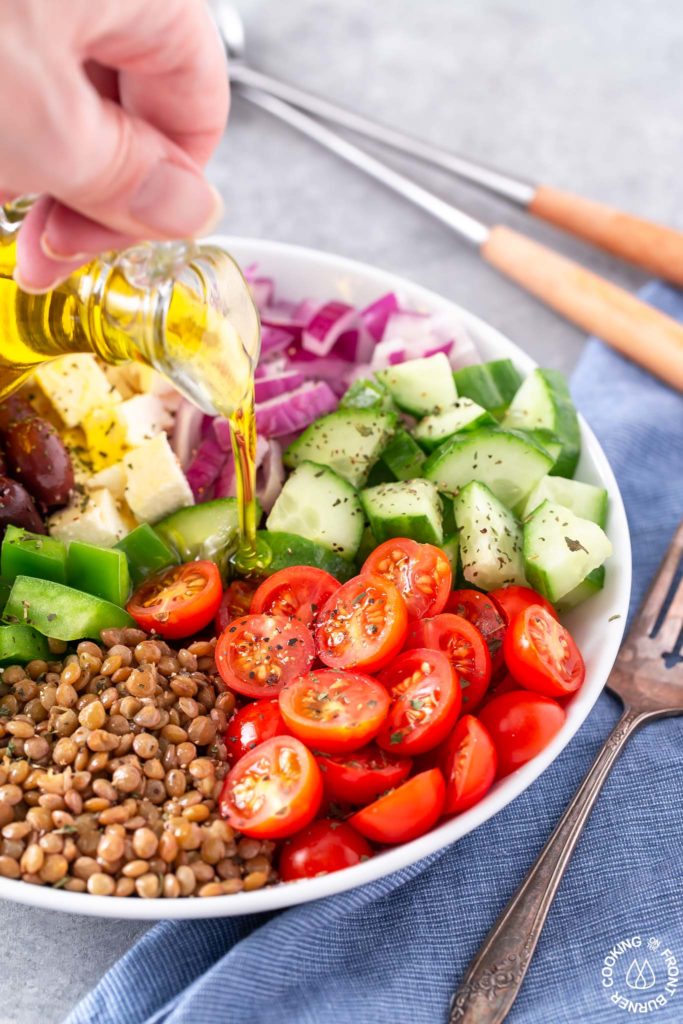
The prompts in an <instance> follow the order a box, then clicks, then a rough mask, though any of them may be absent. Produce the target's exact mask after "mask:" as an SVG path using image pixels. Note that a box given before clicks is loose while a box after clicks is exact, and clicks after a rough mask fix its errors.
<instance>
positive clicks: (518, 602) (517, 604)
mask: <svg viewBox="0 0 683 1024" xmlns="http://www.w3.org/2000/svg"><path fill="white" fill-rule="evenodd" d="M488 596H489V597H490V598H491V599H492V600H493V601H495V602H496V604H497V605H498V607H499V608H500V610H501V612H502V613H503V618H504V619H505V621H506V623H507V624H508V625H509V624H510V622H511V621H512V619H514V617H515V615H517V613H518V612H523V611H524V609H525V608H528V607H529V605H530V604H540V605H541V607H542V608H545V610H546V611H547V612H549V613H550V614H551V615H552V617H553V618H554V619H556V618H557V612H556V611H555V609H554V608H553V606H552V605H551V603H550V601H546V599H545V598H544V597H543V595H542V594H538V593H537V592H536V591H535V590H532V589H531V587H517V586H510V587H500V588H499V589H498V590H490V591H489V595H488Z"/></svg>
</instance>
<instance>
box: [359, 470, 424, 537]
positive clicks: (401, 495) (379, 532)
mask: <svg viewBox="0 0 683 1024" xmlns="http://www.w3.org/2000/svg"><path fill="white" fill-rule="evenodd" d="M360 498H361V501H362V503H363V508H364V509H365V514H366V516H367V517H368V519H369V521H370V527H371V528H372V532H373V533H374V535H375V537H376V538H377V541H378V543H380V544H381V543H382V541H385V540H388V539H389V538H390V537H410V538H412V540H417V541H422V542H423V543H427V544H441V542H442V541H443V524H442V521H441V499H440V497H439V492H438V491H437V489H436V487H435V486H434V484H432V483H430V482H429V481H428V480H400V481H398V482H397V483H395V484H380V485H379V487H368V488H367V489H366V490H364V491H361V495H360Z"/></svg>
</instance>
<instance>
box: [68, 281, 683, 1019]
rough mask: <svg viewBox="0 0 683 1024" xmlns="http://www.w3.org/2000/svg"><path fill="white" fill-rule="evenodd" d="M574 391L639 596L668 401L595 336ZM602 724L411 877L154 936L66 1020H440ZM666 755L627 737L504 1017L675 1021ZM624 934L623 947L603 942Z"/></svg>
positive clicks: (681, 810) (669, 734)
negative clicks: (615, 506) (622, 524)
mask: <svg viewBox="0 0 683 1024" xmlns="http://www.w3.org/2000/svg"><path fill="white" fill-rule="evenodd" d="M643 297H644V298H645V299H646V300H648V301H649V302H651V303H652V304H654V305H656V306H658V307H659V308H660V309H663V310H665V311H666V312H667V313H670V314H671V315H673V316H676V317H677V318H678V319H680V320H683V295H681V294H680V293H678V292H675V291H674V290H672V289H669V288H667V287H664V286H663V285H659V284H653V285H650V286H648V288H647V289H646V291H645V292H644V296H643ZM573 391H574V395H575V397H576V400H577V402H578V405H579V406H580V408H581V409H582V411H583V412H584V413H585V415H586V416H587V418H588V420H589V421H590V423H591V425H592V426H593V429H594V430H595V432H596V433H597V435H598V437H599V439H600V441H601V442H602V444H603V447H604V448H605V451H606V453H607V456H608V458H609V460H610V462H611V464H612V466H613V468H614V471H615V473H616V476H617V479H618V481H619V484H620V487H621V491H622V494H623V496H624V501H625V503H626V508H627V511H628V514H629V519H630V523H631V529H632V531H633V532H632V537H633V553H634V589H633V600H634V604H637V603H638V602H639V600H640V598H641V597H642V595H643V592H644V589H645V587H646V584H647V581H648V580H649V578H650V577H651V576H652V574H653V573H654V572H655V570H656V568H657V565H658V563H659V560H660V558H661V556H662V554H663V552H664V550H665V548H666V546H667V544H668V542H669V539H670V537H671V535H672V533H673V531H674V529H675V526H676V524H677V522H678V519H679V518H680V516H681V514H682V513H683V399H681V397H680V396H679V395H676V394H674V393H673V392H672V391H670V390H668V389H667V388H665V387H664V386H663V385H662V384H659V383H658V382H657V381H655V380H654V379H653V378H652V377H650V376H648V375H647V374H646V373H644V372H643V371H641V370H639V369H637V368H636V367H635V366H633V365H632V364H630V363H628V362H626V361H625V360H623V359H621V358H620V357H619V356H618V355H615V354H614V353H613V352H610V351H609V350H607V349H606V348H605V347H604V346H603V345H602V344H601V343H600V342H597V341H591V342H590V343H589V344H588V347H587V349H586V352H585V355H584V356H583V358H582V360H581V363H580V365H579V367H578V369H577V371H576V373H575V375H574V380H573ZM618 713H619V706H618V704H617V702H616V701H615V700H613V699H612V698H611V697H609V696H608V695H603V696H602V697H601V698H600V700H599V701H598V704H597V705H596V707H595V709H594V710H593V712H592V713H591V715H590V717H589V719H588V721H587V722H586V723H585V725H584V726H583V727H582V729H581V730H580V731H579V734H578V735H577V736H576V737H575V738H574V740H573V741H572V742H571V743H570V744H569V746H568V747H567V748H566V749H565V750H564V752H563V753H562V754H561V755H560V757H559V758H558V759H557V761H555V763H554V764H553V765H552V766H551V768H549V769H548V770H547V771H546V772H545V773H544V774H543V776H542V777H541V778H540V779H539V780H538V781H537V782H536V783H534V784H533V785H532V786H531V787H530V788H529V789H528V790H526V792H524V793H522V795H521V796H519V797H518V798H517V799H516V800H515V801H514V803H513V804H512V805H510V806H508V807H507V808H506V809H505V810H504V811H502V812H501V813H500V814H498V815H496V817H495V818H493V819H492V820H491V821H489V822H487V823H486V824H485V825H483V826H482V827H481V828H479V829H477V830H476V831H475V832H474V833H472V834H470V835H468V836H465V838H464V839H461V840H460V841H459V842H458V843H456V844H454V845H453V846H452V847H450V848H449V849H447V850H446V851H444V852H441V853H438V854H435V855H433V856H431V857H430V858H428V859H427V860H425V861H422V862H421V863H419V864H416V865H414V866H413V867H410V868H407V869H405V870H402V871H399V872H397V873H396V874H394V875H392V876H391V877H389V878H385V879H383V880H381V881H378V882H375V883H373V884H371V885H368V886H366V887H365V888H362V889H358V890H355V891H352V892H347V893H343V894H342V895H339V896H334V897H331V898H329V899H327V900H322V901H319V902H317V903H314V904H308V905H305V906H300V907H294V908H293V909H291V910H287V911H284V912H282V913H280V914H277V915H259V916H251V917H245V918H224V919H216V920H209V921H197V922H187V923H184V922H178V923H173V922H169V923H163V924H160V925H157V926H156V927H154V928H152V929H151V930H150V931H149V932H148V933H147V934H146V935H145V936H144V937H143V938H142V939H141V940H140V941H139V942H138V943H137V944H136V945H135V946H134V947H133V948H132V949H131V950H130V952H129V953H127V954H126V955H125V956H124V957H123V958H122V959H121V960H120V961H119V962H118V963H117V964H116V965H115V966H114V968H113V969H112V970H110V971H109V973H108V974H107V975H106V976H105V977H104V978H103V980H102V981H101V982H100V984H99V985H98V986H97V988H96V989H95V990H94V991H93V992H92V993H91V994H90V995H89V996H88V997H87V998H86V999H85V1000H83V1002H82V1003H81V1004H80V1005H79V1006H78V1007H77V1008H76V1010H75V1011H74V1012H73V1013H72V1015H71V1016H70V1017H69V1019H68V1024H105V1022H107V1024H109V1022H111V1024H128V1022H130V1024H143V1022H144V1024H152V1022H154V1024H161V1022H164V1024H181V1022H182V1024H219V1022H220V1024H233V1022H234V1024H284V1022H286V1024H366V1022H367V1024H438V1022H442V1021H445V1020H446V1016H447V1008H448V1004H449V999H450V996H451V994H452V992H453V989H454V988H455V987H456V984H457V982H458V979H459V978H460V977H461V976H462V974H463V971H464V970H465V968H466V966H467V964H468V962H469V960H470V958H471V957H472V955H473V954H474V953H475V952H476V950H477V948H478V946H479V944H480V943H481V941H482V939H483V938H484V936H485V934H486V932H487V931H488V929H489V927H490V926H491V923H492V922H493V920H494V919H495V917H496V916H497V914H498V913H499V911H500V910H501V908H502V907H503V905H504V904H505V902H506V901H507V900H508V898H509V897H510V896H511V895H512V893H513V891H514V889H515V888H516V887H517V885H518V884H519V882H520V880H521V879H522V878H523V876H524V874H525V873H526V871H527V869H528V868H529V867H530V866H531V864H532V862H533V861H534V859H535V857H536V856H537V854H538V852H539V850H540V849H541V847H542V846H543V844H544V842H545V841H546V839H547V838H548V836H549V834H550V833H551V831H552V829H553V826H554V825H555V823H556V821H557V819H558V818H559V816H560V814H561V813H562V811H563V809H564V807H565V805H566V804H567V802H568V801H569V799H570V798H571V796H572V795H573V793H574V792H575V790H576V788H577V786H578V784H579V782H580V780H581V778H582V777H583V775H584V774H585V772H586V770H587V769H588V767H589V765H590V763H591V761H592V760H593V757H594V756H595V754H596V752H597V750H598V748H599V746H600V745H601V743H602V741H603V740H604V738H605V737H606V735H607V733H608V732H609V730H610V728H611V727H612V725H613V724H614V722H615V720H616V718H617V716H618ZM682 747H683V722H681V720H679V719H669V720H664V721H661V722H659V723H655V724H653V725H650V726H649V727H648V728H647V729H646V730H645V731H643V732H641V733H640V734H639V735H637V736H636V737H635V739H634V740H632V742H631V744H630V746H629V747H628V749H627V751H626V752H625V754H624V755H623V757H622V758H621V760H620V761H619V762H618V763H617V765H616V767H615V769H614V771H613V773H612V776H611V777H610V779H609V780H608V782H607V784H606V786H605V789H604V792H603V794H602V796H601V798H600V801H599V803H598V806H597V808H596V810H595V811H594V813H593V816H592V818H591V820H590V821H589V823H588V826H587V828H586V831H585V834H584V836H583V838H582V840H581V842H580V844H579V848H578V850H577V852H576V854H575V856H574V859H573V862H572V864H571V865H570V867H569V870H568V871H567V874H566V876H565V879H564V881H563V883H562V886H561V888H560V891H559V893H558V895H557V898H556V900H555V903H554V906H553V908H552V910H551V913H550V917H549V920H548V923H547V925H546V928H545V930H544V932H543V935H542V937H541V940H540V942H539V945H538V950H537V952H536V955H535V957H534V959H533V962H532V964H531V967H530V969H529V973H528V975H527V980H526V981H525V984H524V987H523V989H522V992H521V994H520V997H519V999H518V1000H517V1003H516V1004H515V1006H514V1009H513V1010H512V1012H511V1013H510V1015H509V1017H508V1020H509V1021H510V1022H511V1024H581V1022H586V1024H618V1022H619V1021H626V1020H628V1019H629V1018H630V1017H632V1016H633V1013H632V1011H630V1010H629V1009H624V1008H622V1007H620V1006H618V1005H616V1004H615V1003H614V1002H612V1001H611V999H610V996H611V995H612V994H613V993H614V992H615V991H620V992H622V993H626V994H627V995H628V996H631V997H633V999H637V1000H639V1001H641V1002H647V1000H650V1003H651V1004H652V1008H651V1010H650V1012H649V1014H648V1019H652V1020H653V1021H654V1022H655V1024H671V1022H680V1021H683V979H681V983H680V986H679V987H680V989H681V991H678V992H677V993H674V994H673V995H671V994H670V993H667V992H666V991H665V989H664V983H665V981H666V978H665V973H666V967H667V965H666V960H667V959H668V965H669V967H670V968H671V973H672V975H673V974H675V965H674V962H673V959H672V957H675V958H677V961H678V964H680V965H682V967H683V904H682V901H681V894H682V889H683V874H682V872H681V850H683V787H681V784H680V768H681V749H682ZM636 936H639V937H640V940H641V942H642V945H641V946H640V947H635V948H634V947H631V948H630V949H628V948H627V947H621V946H619V945H618V944H619V943H623V942H624V940H632V939H633V938H634V937H636ZM648 944H649V945H648ZM622 949H625V950H626V951H625V952H622V951H621V950H622ZM667 950H668V951H670V952H669V953H666V951H667ZM665 953H666V955H665ZM606 958H607V959H606ZM634 959H635V960H636V961H637V964H636V967H635V968H633V969H632V970H631V973H630V975H629V977H630V980H631V982H632V983H635V984H637V985H641V986H642V985H643V984H647V985H650V987H649V988H647V989H645V988H642V987H640V988H638V987H636V988H629V987H628V986H627V984H626V980H625V976H626V974H627V973H628V967H629V966H630V965H631V963H632V961H633V960H634ZM645 959H647V960H648V964H649V965H650V966H651V968H652V970H653V973H654V977H655V984H654V985H652V984H651V982H652V976H651V975H650V973H649V971H648V969H647V966H645V965H643V960H645ZM641 968H642V970H641ZM610 971H611V972H612V974H611V975H610ZM603 972H604V973H603ZM639 972H640V974H641V977H640V980H639V979H638V973H639ZM610 977H611V979H612V981H613V984H612V985H611V986H610V985H609V981H610ZM669 987H670V989H672V987H673V988H675V987H676V986H675V984H674V981H673V980H672V981H671V982H670V985H669ZM658 999H659V1002H660V1003H661V1001H662V999H664V1000H666V1004H665V1005H656V1003H657V1000H658ZM641 1015H642V1013H641Z"/></svg>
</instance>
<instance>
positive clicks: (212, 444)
mask: <svg viewBox="0 0 683 1024" xmlns="http://www.w3.org/2000/svg"><path fill="white" fill-rule="evenodd" d="M225 460H226V452H225V451H224V449H223V448H221V446H220V445H219V444H218V442H217V441H216V440H215V439H214V438H212V437H205V438H204V440H203V441H202V443H201V444H200V445H199V448H198V449H197V454H196V455H195V457H194V458H193V460H192V462H191V463H190V465H189V466H188V468H187V472H186V474H185V475H186V476H187V481H188V483H189V485H190V487H191V488H192V493H193V494H194V496H195V500H196V501H206V499H207V498H208V497H210V494H211V489H212V487H213V485H214V483H215V481H216V480H217V478H218V476H219V474H220V472H221V469H222V468H223V465H224V463H225Z"/></svg>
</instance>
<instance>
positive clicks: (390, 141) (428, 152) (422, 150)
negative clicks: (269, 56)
mask: <svg viewBox="0 0 683 1024" xmlns="http://www.w3.org/2000/svg"><path fill="white" fill-rule="evenodd" d="M230 77H231V79H232V81H233V82H236V83H238V84H239V85H240V86H244V87H248V86H251V87H253V88H255V89H259V90H260V91H262V92H266V93H268V94H269V95H270V96H274V97H276V98H278V99H281V100H284V101H285V102H286V103H291V104H294V106H296V107H299V108H300V109H301V110H305V111H307V112H308V113H309V114H315V115H316V116H317V117H322V118H324V119H325V120H326V121H331V122H333V123H334V124H337V125H340V126H341V127H342V128H348V129H349V130H350V131H353V132H356V133H357V134H359V135H364V136H365V137H366V138H368V139H370V140H371V141H373V142H380V143H382V144H383V145H385V146H390V147H391V148H392V149H396V150H398V151H400V152H402V153H407V154H408V155H410V156H414V157H416V158H418V159H420V160H424V161H426V162H427V163H430V164H433V165H434V166H435V167H439V168H440V169H441V170H444V171H450V172H451V173H453V174H457V175H458V176H459V177H461V178H464V179H465V180H467V181H471V182H473V183H474V184H476V185H481V186H482V187H483V188H486V189H488V190H489V191H491V192H495V193H496V194H497V195H500V196H504V197H505V198H506V199H509V200H510V201H511V202H513V203H516V204H517V205H519V206H522V207H526V206H528V204H529V203H530V202H531V200H532V199H533V197H534V194H535V192H536V186H535V185H532V184H531V183H530V182H527V181H523V180H522V179H521V178H515V177H513V176H512V175H509V174H504V173H503V172H501V171H496V170H494V169H493V168H490V167H486V166H484V165H483V164H480V163H478V162H475V161H473V160H469V159H467V158H466V157H462V156H459V155H458V154H457V153H452V152H450V151H449V150H447V149H444V148H443V147H441V146H436V145H434V144H433V143H431V142H425V141H423V140H422V139H416V138H415V137H414V136H412V135H408V134H407V133H406V132H402V131H400V130H398V129H397V128H390V127H389V126H388V125H384V124H380V123H379V122H377V121H373V120H371V119H370V118H369V117H364V116H363V115H362V114H356V113H354V112H353V111H351V110H347V109H346V108H345V107H341V106H339V104H337V103H333V102H331V101H330V100H326V99H323V98H322V97H321V96H316V95H315V93H312V92H309V91H308V90H306V89H300V88H299V87H298V86H295V85H291V84H290V83H289V82H283V81H281V80H280V79H278V78H273V77H272V76H271V75H266V74H264V73H263V72H261V71H256V70H255V69H254V68H252V67H250V66H249V65H248V64H245V63H243V62H242V61H233V62H232V63H231V65H230Z"/></svg>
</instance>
